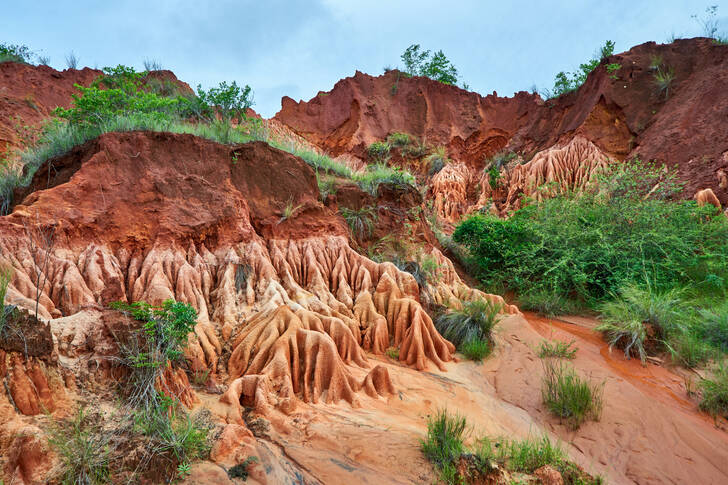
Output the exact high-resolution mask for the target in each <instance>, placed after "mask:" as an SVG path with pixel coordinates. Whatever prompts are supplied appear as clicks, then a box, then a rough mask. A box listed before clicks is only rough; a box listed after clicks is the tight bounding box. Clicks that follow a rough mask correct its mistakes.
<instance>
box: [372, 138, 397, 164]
mask: <svg viewBox="0 0 728 485" xmlns="http://www.w3.org/2000/svg"><path fill="white" fill-rule="evenodd" d="M391 148H392V147H391V146H390V145H389V143H387V142H384V141H375V142H374V143H372V144H371V145H369V148H367V154H368V155H369V158H370V159H372V160H374V161H375V162H378V163H381V162H383V161H385V160H386V159H387V158H388V157H389V150H390V149H391Z"/></svg>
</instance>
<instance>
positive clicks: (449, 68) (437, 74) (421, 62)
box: [401, 44, 458, 84]
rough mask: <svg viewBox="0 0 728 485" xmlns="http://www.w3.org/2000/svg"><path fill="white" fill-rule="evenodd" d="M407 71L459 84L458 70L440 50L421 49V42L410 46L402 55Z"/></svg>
mask: <svg viewBox="0 0 728 485" xmlns="http://www.w3.org/2000/svg"><path fill="white" fill-rule="evenodd" d="M401 59H402V62H403V63H404V69H405V72H406V73H407V74H408V75H410V76H425V77H429V78H430V79H434V80H435V81H439V82H441V83H443V84H457V82H458V70H457V69H456V68H455V66H454V65H453V64H452V63H451V62H450V60H449V59H448V58H447V57H445V54H444V53H443V52H442V51H441V50H440V51H437V52H435V53H434V54H431V53H430V51H429V50H426V51H421V50H420V45H419V44H413V45H411V46H409V47H408V48H407V49H406V50H405V51H404V53H403V54H402V56H401Z"/></svg>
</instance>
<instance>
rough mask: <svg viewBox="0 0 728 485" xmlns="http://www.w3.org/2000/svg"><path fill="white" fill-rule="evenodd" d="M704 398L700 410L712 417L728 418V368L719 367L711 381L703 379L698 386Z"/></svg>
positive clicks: (723, 365) (724, 366)
mask: <svg viewBox="0 0 728 485" xmlns="http://www.w3.org/2000/svg"><path fill="white" fill-rule="evenodd" d="M698 387H699V388H700V391H701V395H702V398H701V400H700V409H701V410H703V411H706V412H708V413H710V415H711V416H713V417H715V416H724V417H727V418H728V366H726V365H725V364H721V365H719V366H718V367H717V368H716V369H715V371H714V372H713V376H712V378H710V379H702V380H701V381H700V383H699V384H698Z"/></svg>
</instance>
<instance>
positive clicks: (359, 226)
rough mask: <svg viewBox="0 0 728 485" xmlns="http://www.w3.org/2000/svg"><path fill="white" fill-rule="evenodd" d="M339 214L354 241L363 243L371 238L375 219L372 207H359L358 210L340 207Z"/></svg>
mask: <svg viewBox="0 0 728 485" xmlns="http://www.w3.org/2000/svg"><path fill="white" fill-rule="evenodd" d="M339 212H341V215H342V216H343V217H344V220H345V221H346V224H347V225H348V226H349V230H350V231H351V234H352V236H353V237H354V239H356V240H357V241H363V240H365V239H368V238H371V237H372V234H373V233H374V221H375V219H376V217H377V213H376V211H375V210H374V208H373V207H361V208H360V209H348V208H346V207H342V208H340V209H339Z"/></svg>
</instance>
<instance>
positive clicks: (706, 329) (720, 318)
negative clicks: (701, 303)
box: [698, 302, 728, 352]
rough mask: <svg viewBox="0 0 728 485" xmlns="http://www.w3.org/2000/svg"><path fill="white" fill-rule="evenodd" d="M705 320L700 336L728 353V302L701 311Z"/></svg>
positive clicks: (701, 315)
mask: <svg viewBox="0 0 728 485" xmlns="http://www.w3.org/2000/svg"><path fill="white" fill-rule="evenodd" d="M700 317H701V319H702V320H703V325H702V328H700V329H699V330H698V331H699V333H700V336H701V337H702V338H703V339H705V340H706V341H707V342H710V343H711V344H712V345H714V346H715V347H716V348H718V349H720V350H721V351H723V352H728V302H724V303H723V304H721V305H719V306H718V305H716V306H714V307H713V308H706V309H701V310H700Z"/></svg>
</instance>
